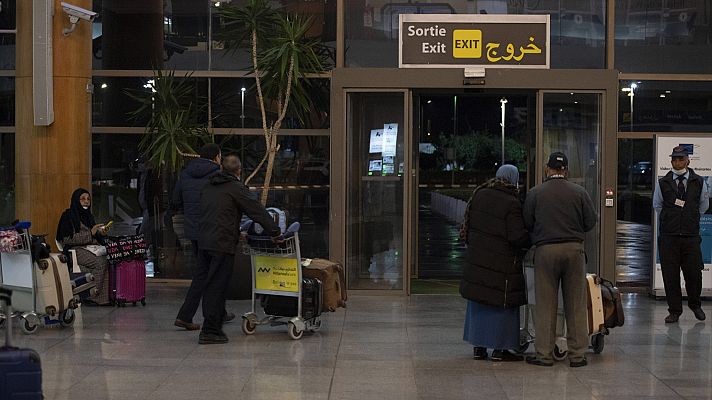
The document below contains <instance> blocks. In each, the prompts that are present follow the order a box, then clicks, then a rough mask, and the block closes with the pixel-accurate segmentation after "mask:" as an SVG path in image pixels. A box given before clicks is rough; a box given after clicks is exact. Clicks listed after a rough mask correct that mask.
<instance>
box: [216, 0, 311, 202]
mask: <svg viewBox="0 0 712 400" xmlns="http://www.w3.org/2000/svg"><path fill="white" fill-rule="evenodd" d="M219 15H220V16H221V17H222V21H223V24H224V29H223V31H222V33H221V35H219V37H220V38H221V39H223V40H224V42H225V47H226V48H227V49H228V50H230V51H232V52H235V51H237V50H238V49H240V48H242V46H243V45H244V44H245V43H246V42H248V43H249V45H250V49H251V58H252V67H251V68H250V72H251V74H252V75H254V78H255V86H256V92H257V102H258V105H259V108H260V113H261V117H262V131H263V135H264V141H265V148H266V152H265V154H264V156H263V157H262V160H261V161H260V163H259V164H258V165H257V167H256V168H255V170H254V171H253V172H252V174H250V176H248V177H247V179H245V184H248V183H249V182H250V180H251V179H252V178H253V177H254V176H255V175H256V174H257V173H258V172H259V171H260V170H261V168H262V166H263V165H264V164H265V162H266V167H265V172H264V184H263V187H262V193H261V196H260V201H261V202H262V204H263V205H266V203H267V194H268V193H269V185H270V181H271V179H272V171H273V169H274V161H275V157H276V155H277V152H278V151H279V144H278V142H277V136H278V133H279V130H280V128H281V126H282V121H283V120H284V117H285V115H286V114H287V111H288V110H290V109H292V110H294V111H295V113H296V115H297V116H299V118H300V119H302V116H303V115H305V114H306V113H307V111H308V110H309V108H310V105H311V101H310V99H309V96H308V94H307V90H308V85H309V81H308V80H307V79H305V78H306V77H307V75H308V74H314V73H320V72H323V71H324V69H325V68H324V60H323V58H322V57H320V56H319V54H321V53H320V52H319V51H318V49H319V48H320V46H321V45H320V44H319V42H317V41H316V40H314V39H310V38H308V37H307V36H306V33H307V31H308V29H309V27H310V26H311V23H312V22H311V18H302V17H300V16H297V15H289V14H286V13H283V12H281V11H280V10H275V9H274V8H272V7H271V6H270V5H269V2H268V1H267V0H248V1H247V3H246V4H245V5H244V6H241V7H240V6H234V5H230V4H228V5H226V6H225V7H221V10H220V13H219ZM268 106H269V107H272V111H274V113H273V115H276V117H270V116H269V115H268V113H267V109H268Z"/></svg>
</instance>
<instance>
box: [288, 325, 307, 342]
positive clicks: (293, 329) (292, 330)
mask: <svg viewBox="0 0 712 400" xmlns="http://www.w3.org/2000/svg"><path fill="white" fill-rule="evenodd" d="M287 333H289V337H290V338H292V339H294V340H299V339H301V338H302V336H303V335H304V331H300V330H299V329H297V326H296V325H294V323H293V322H290V323H288V324H287Z"/></svg>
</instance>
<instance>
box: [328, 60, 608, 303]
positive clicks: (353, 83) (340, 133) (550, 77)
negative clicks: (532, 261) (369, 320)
mask: <svg viewBox="0 0 712 400" xmlns="http://www.w3.org/2000/svg"><path fill="white" fill-rule="evenodd" d="M470 83H472V82H471V81H467V80H466V79H465V78H464V73H463V69H459V68H413V69H411V68H408V69H398V68H336V69H334V70H332V71H331V121H330V123H331V141H330V157H331V159H332V162H331V163H330V165H331V173H330V184H331V191H330V208H329V220H330V221H329V222H330V229H329V257H330V258H331V259H333V260H336V261H338V262H341V263H342V264H343V263H345V261H346V215H345V210H346V199H347V196H348V193H347V192H346V189H347V187H346V178H347V168H348V165H347V164H346V162H345V160H346V159H347V158H346V157H347V154H348V149H347V148H346V146H347V143H348V141H347V138H346V130H347V119H346V112H347V108H346V107H347V101H346V97H347V92H348V91H353V90H358V91H366V92H369V91H379V90H380V91H384V90H385V91H390V92H396V91H406V92H407V93H406V99H405V104H406V105H407V107H408V108H407V109H406V110H405V112H406V117H407V119H406V121H407V122H406V129H404V133H405V134H406V137H405V138H404V140H405V141H404V144H405V145H408V144H409V143H412V140H413V139H412V123H413V122H412V121H411V120H410V117H411V116H412V110H411V109H410V107H411V106H412V90H413V89H452V90H454V91H458V90H459V91H463V92H467V91H469V90H481V89H487V90H493V89H494V90H496V89H529V90H536V91H556V90H561V91H575V92H581V91H595V92H603V97H602V124H603V132H602V135H601V143H600V146H601V149H600V156H601V160H600V165H601V171H600V179H601V182H600V183H601V186H602V188H612V189H613V190H614V193H615V191H616V190H617V185H616V179H617V172H616V170H617V160H618V154H617V151H618V147H617V131H616V127H617V126H618V124H617V119H618V114H617V109H618V108H617V107H618V96H617V91H618V71H616V70H570V69H526V70H517V69H488V70H487V71H486V74H485V77H484V78H481V81H478V82H477V83H478V84H476V85H471V84H470ZM539 96H540V94H538V95H537V97H539ZM537 107H540V105H539V102H537ZM539 123H540V121H537V138H538V137H539V135H540V134H541V132H540V131H539ZM538 147H539V146H537V148H538ZM537 151H539V150H537ZM410 158H412V157H408V159H407V160H406V162H407V167H406V168H407V169H406V173H405V174H404V176H405V178H406V179H405V182H404V183H405V184H406V187H405V188H404V190H405V194H406V196H404V207H407V208H404V227H403V228H404V231H403V232H404V244H403V247H404V251H405V252H406V254H404V268H405V270H404V271H403V276H404V279H405V281H404V285H403V287H404V288H405V290H404V291H400V290H396V291H383V292H386V293H389V294H402V293H405V294H410V273H411V271H412V270H413V262H414V260H415V257H414V254H413V252H414V251H415V240H414V238H413V235H412V232H413V225H415V223H414V222H413V221H409V220H410V219H411V218H408V216H410V215H411V214H410V212H411V211H412V207H413V206H414V202H416V203H417V199H413V192H412V190H411V189H412V186H413V179H414V177H415V176H416V175H415V174H416V172H417V171H414V169H413V168H412V160H411V159H410ZM333 160H339V162H334V161H333ZM539 160H541V159H539ZM603 193H605V190H601V196H599V198H598V199H594V201H598V203H599V209H600V210H601V211H600V214H601V215H600V216H599V224H600V225H599V226H600V238H601V239H600V249H601V250H600V251H601V254H600V274H601V276H602V277H604V278H606V279H609V280H612V281H615V244H616V243H615V238H616V206H617V205H615V206H614V207H605V199H604V196H603ZM415 239H417V238H415ZM344 265H345V264H344ZM345 267H346V266H345ZM346 269H347V270H348V267H346ZM377 292H381V291H368V293H374V294H377Z"/></svg>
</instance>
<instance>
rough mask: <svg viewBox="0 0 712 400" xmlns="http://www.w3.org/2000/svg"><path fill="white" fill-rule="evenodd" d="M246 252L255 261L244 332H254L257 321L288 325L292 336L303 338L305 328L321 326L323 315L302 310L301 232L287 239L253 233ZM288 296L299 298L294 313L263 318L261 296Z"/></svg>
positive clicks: (259, 323) (316, 328) (248, 333)
mask: <svg viewBox="0 0 712 400" xmlns="http://www.w3.org/2000/svg"><path fill="white" fill-rule="evenodd" d="M247 243H248V244H247V246H245V247H244V250H243V252H244V253H245V254H249V255H250V261H251V265H252V311H250V312H247V313H245V314H243V315H242V332H243V333H245V335H252V334H254V333H255V331H256V330H257V325H265V324H269V325H271V326H276V325H287V333H288V334H289V337H290V338H292V339H294V340H298V339H301V337H302V335H304V332H305V331H310V332H316V331H317V330H319V328H321V316H319V315H316V316H315V317H313V318H310V319H305V318H304V317H303V314H302V267H301V261H302V259H301V255H300V252H299V234H298V233H294V235H293V236H289V237H287V238H285V239H284V242H283V243H273V242H272V239H270V238H269V237H262V236H249V237H248V241H247ZM265 295H267V296H285V297H296V298H297V301H296V302H297V312H296V316H294V315H270V314H267V313H266V312H265V316H264V317H263V318H259V316H258V315H257V312H256V307H255V304H256V299H257V296H265Z"/></svg>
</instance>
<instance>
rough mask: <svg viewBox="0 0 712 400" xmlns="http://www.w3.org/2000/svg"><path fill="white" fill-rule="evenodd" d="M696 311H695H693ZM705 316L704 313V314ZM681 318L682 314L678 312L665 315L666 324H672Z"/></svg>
mask: <svg viewBox="0 0 712 400" xmlns="http://www.w3.org/2000/svg"><path fill="white" fill-rule="evenodd" d="M693 312H694V311H693ZM703 316H704V314H703ZM679 319H680V314H677V313H670V314H668V316H667V317H665V323H666V324H672V323H674V322H677V321H678V320H679Z"/></svg>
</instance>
